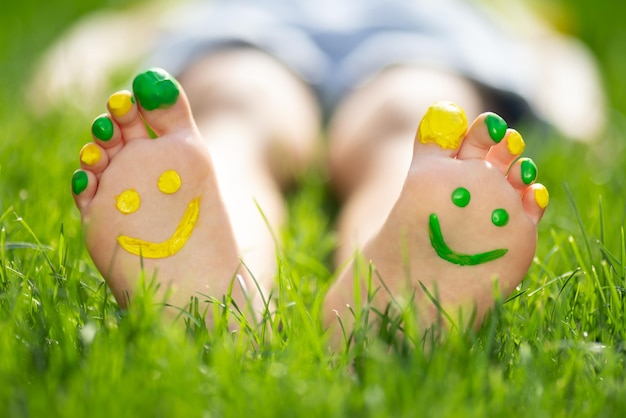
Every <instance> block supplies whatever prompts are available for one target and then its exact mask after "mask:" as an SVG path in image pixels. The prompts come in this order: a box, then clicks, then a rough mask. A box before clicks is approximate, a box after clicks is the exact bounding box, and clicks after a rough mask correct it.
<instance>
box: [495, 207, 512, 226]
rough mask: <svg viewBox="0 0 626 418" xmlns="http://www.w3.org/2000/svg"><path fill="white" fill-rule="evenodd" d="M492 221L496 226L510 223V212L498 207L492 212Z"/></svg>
mask: <svg viewBox="0 0 626 418" xmlns="http://www.w3.org/2000/svg"><path fill="white" fill-rule="evenodd" d="M491 222H492V223H493V224H494V225H495V226H505V225H506V224H508V223H509V213H508V212H507V211H506V209H496V210H494V211H493V212H492V213H491Z"/></svg>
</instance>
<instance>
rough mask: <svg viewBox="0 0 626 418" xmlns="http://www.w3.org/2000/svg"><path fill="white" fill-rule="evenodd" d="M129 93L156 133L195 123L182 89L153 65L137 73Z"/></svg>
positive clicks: (184, 127)
mask: <svg viewBox="0 0 626 418" xmlns="http://www.w3.org/2000/svg"><path fill="white" fill-rule="evenodd" d="M133 93H134V95H135V98H136V99H137V102H138V104H139V111H140V112H141V115H142V116H143V118H144V120H145V121H146V123H147V124H148V125H150V127H151V128H152V129H153V130H154V132H155V133H156V134H157V135H159V136H162V135H166V134H167V133H169V132H174V131H177V130H179V129H189V128H194V127H195V123H194V122H193V118H192V116H191V110H190V107H189V102H188V101H187V96H186V95H185V92H184V91H183V90H182V88H181V87H180V84H179V83H178V81H176V79H174V77H172V76H171V75H170V74H169V73H167V72H166V71H164V70H162V69H159V68H153V69H150V70H147V71H144V72H143V73H140V74H138V75H137V76H136V77H135V79H134V80H133Z"/></svg>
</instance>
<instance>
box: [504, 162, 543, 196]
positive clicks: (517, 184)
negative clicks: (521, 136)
mask: <svg viewBox="0 0 626 418" xmlns="http://www.w3.org/2000/svg"><path fill="white" fill-rule="evenodd" d="M507 179H508V180H509V183H511V185H512V186H513V188H515V189H516V190H517V191H519V192H520V193H521V192H524V191H525V190H526V188H528V186H530V185H532V184H533V183H535V180H537V165H536V164H535V162H534V161H533V160H531V159H530V158H520V159H519V160H517V161H515V164H513V165H512V166H511V169H510V170H509V174H508V175H507Z"/></svg>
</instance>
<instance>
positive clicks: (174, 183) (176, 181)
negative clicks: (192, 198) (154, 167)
mask: <svg viewBox="0 0 626 418" xmlns="http://www.w3.org/2000/svg"><path fill="white" fill-rule="evenodd" d="M181 183H182V181H181V180H180V176H179V175H178V173H177V172H176V171H174V170H167V171H164V172H163V174H161V177H159V190H160V191H162V192H163V193H166V194H172V193H176V192H177V191H178V189H180V185H181Z"/></svg>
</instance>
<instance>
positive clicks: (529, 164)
mask: <svg viewBox="0 0 626 418" xmlns="http://www.w3.org/2000/svg"><path fill="white" fill-rule="evenodd" d="M521 161H522V163H521V166H520V171H521V172H522V181H523V182H524V184H531V183H532V182H534V181H535V180H536V179H537V165H536V164H535V162H534V161H533V160H531V159H530V158H522V159H521Z"/></svg>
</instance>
